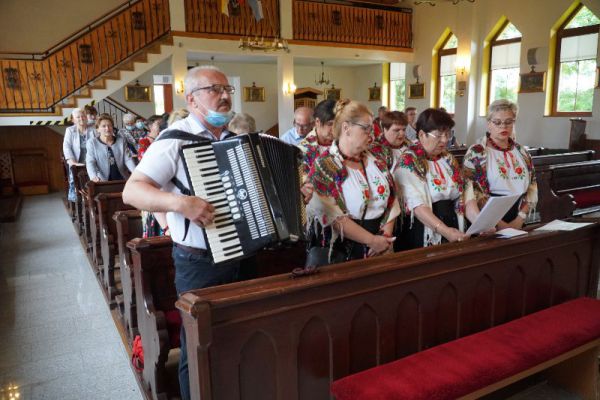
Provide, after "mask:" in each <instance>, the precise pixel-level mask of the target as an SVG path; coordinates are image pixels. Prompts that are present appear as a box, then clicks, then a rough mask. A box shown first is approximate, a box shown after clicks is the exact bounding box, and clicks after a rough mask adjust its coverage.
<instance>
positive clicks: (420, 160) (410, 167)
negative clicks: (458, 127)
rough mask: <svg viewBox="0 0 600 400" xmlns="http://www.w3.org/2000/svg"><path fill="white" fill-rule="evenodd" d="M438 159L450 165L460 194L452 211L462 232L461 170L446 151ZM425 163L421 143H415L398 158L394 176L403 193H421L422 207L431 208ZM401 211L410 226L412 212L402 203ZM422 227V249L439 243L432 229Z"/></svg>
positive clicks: (437, 236)
mask: <svg viewBox="0 0 600 400" xmlns="http://www.w3.org/2000/svg"><path fill="white" fill-rule="evenodd" d="M439 157H440V158H445V159H446V160H447V162H448V164H449V165H450V168H451V169H452V177H451V179H452V182H454V184H455V185H456V186H457V188H458V192H459V193H460V196H459V198H458V199H457V201H456V202H455V204H454V209H455V212H456V216H457V218H458V226H459V230H460V231H461V232H462V231H464V210H465V207H464V196H463V191H464V181H463V178H462V173H461V168H460V165H459V163H458V161H456V159H455V158H454V157H453V156H452V154H450V153H448V152H447V151H444V152H443V153H442V154H440V156H439ZM427 161H428V158H427V153H426V152H425V149H424V148H423V146H422V145H421V143H420V142H418V141H417V142H416V143H414V144H411V145H410V146H409V147H408V149H406V150H405V151H404V153H402V155H401V156H400V160H399V161H398V165H397V167H396V171H395V173H394V176H395V177H396V179H397V180H398V181H399V184H400V186H401V187H402V190H403V191H404V192H406V191H412V190H414V191H418V192H421V193H423V194H424V195H425V199H426V203H425V204H424V205H425V206H427V207H429V208H432V207H433V205H432V201H431V194H430V193H429V184H428V182H427V172H428V170H429V164H428V162H427ZM403 197H405V196H403ZM402 209H403V212H404V213H406V214H407V215H410V218H411V226H412V222H413V221H414V213H413V212H412V210H409V209H408V205H407V203H406V202H404V204H403V205H402ZM423 226H424V233H423V243H424V247H427V246H431V245H435V244H439V243H441V241H442V235H441V234H439V233H437V232H433V229H431V228H430V227H428V226H427V225H425V224H423Z"/></svg>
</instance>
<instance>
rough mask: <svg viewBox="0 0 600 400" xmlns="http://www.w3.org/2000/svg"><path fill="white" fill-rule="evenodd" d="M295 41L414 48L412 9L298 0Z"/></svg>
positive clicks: (295, 16)
mask: <svg viewBox="0 0 600 400" xmlns="http://www.w3.org/2000/svg"><path fill="white" fill-rule="evenodd" d="M293 31H294V39H295V40H304V41H312V42H332V43H351V44H358V45H374V46H387V47H396V48H406V49H409V48H412V12H411V11H410V10H405V9H402V10H398V11H395V10H383V9H374V8H363V7H352V6H345V5H338V4H326V3H314V2H311V1H300V0H294V3H293Z"/></svg>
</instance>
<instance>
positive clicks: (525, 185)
mask: <svg viewBox="0 0 600 400" xmlns="http://www.w3.org/2000/svg"><path fill="white" fill-rule="evenodd" d="M516 117H517V105H516V104H514V103H512V102H510V101H508V100H496V101H494V102H493V103H492V104H490V106H489V109H488V114H487V121H488V124H487V127H488V132H487V133H486V135H485V136H484V137H483V138H481V140H479V142H478V143H476V144H474V145H472V146H471V147H470V148H469V149H468V150H467V153H466V154H465V158H464V161H463V173H464V176H465V205H466V215H467V218H468V219H469V221H474V220H475V219H476V218H477V216H478V215H479V210H480V209H481V208H482V207H483V206H484V205H485V203H486V202H487V200H488V199H489V197H490V196H507V195H512V194H520V195H522V196H523V197H522V198H521V200H520V201H517V202H516V203H515V205H514V206H513V207H512V208H511V209H510V210H509V211H508V212H507V213H506V215H504V217H503V218H502V220H501V221H500V222H499V223H498V225H497V228H498V229H504V228H507V227H512V228H515V229H520V228H521V227H522V226H523V223H524V222H525V219H527V213H528V212H530V211H531V210H533V209H534V208H535V204H536V203H537V184H536V181H535V171H534V169H533V162H532V161H531V156H530V155H529V153H528V152H527V150H525V149H524V148H523V147H521V145H519V144H518V143H517V142H515V140H514V133H513V127H514V124H515V120H516Z"/></svg>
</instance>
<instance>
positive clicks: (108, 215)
mask: <svg viewBox="0 0 600 400" xmlns="http://www.w3.org/2000/svg"><path fill="white" fill-rule="evenodd" d="M94 201H95V204H96V208H97V210H98V224H99V225H98V229H99V233H100V249H101V253H102V261H103V264H102V286H103V288H104V292H105V294H106V295H107V299H108V300H109V302H110V301H112V300H114V298H115V296H116V295H117V294H119V290H118V289H117V282H116V280H115V264H116V263H115V258H116V257H117V256H118V248H117V246H118V245H117V236H118V233H117V224H116V223H115V221H114V220H113V218H112V217H113V215H114V214H115V212H117V211H120V210H134V208H133V207H132V206H130V205H128V204H125V203H123V194H122V193H121V192H117V193H99V194H98V195H96V197H95V198H94Z"/></svg>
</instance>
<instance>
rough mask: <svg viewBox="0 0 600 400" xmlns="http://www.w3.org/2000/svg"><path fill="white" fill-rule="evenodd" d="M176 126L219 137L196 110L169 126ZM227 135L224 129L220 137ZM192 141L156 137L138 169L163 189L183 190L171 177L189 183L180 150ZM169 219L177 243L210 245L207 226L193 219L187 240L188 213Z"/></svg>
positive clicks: (169, 213) (192, 131)
mask: <svg viewBox="0 0 600 400" xmlns="http://www.w3.org/2000/svg"><path fill="white" fill-rule="evenodd" d="M174 129H177V130H181V131H185V132H189V133H193V134H196V135H199V136H202V137H205V138H207V139H210V140H217V139H216V137H215V136H214V135H213V134H212V133H211V132H210V131H208V130H207V129H206V128H205V127H204V125H202V123H201V122H200V121H199V120H198V118H196V117H195V116H194V115H193V114H190V115H189V116H188V117H187V118H185V119H182V120H179V121H176V122H175V123H173V125H171V126H170V127H169V128H168V129H167V130H174ZM165 131H166V130H165ZM165 131H163V132H165ZM161 134H162V132H161ZM159 137H160V135H159ZM226 137H229V132H228V131H226V130H224V131H223V133H221V137H220V138H221V140H222V139H225V138H226ZM191 143H193V142H191V141H187V140H172V139H166V140H155V141H154V143H152V146H150V147H149V148H148V151H146V154H144V157H143V158H142V161H140V163H139V165H138V166H137V168H136V169H137V170H138V171H140V172H141V173H143V174H144V175H146V176H147V177H148V178H150V179H152V180H153V181H154V182H156V183H157V184H158V185H159V186H160V187H161V189H162V190H163V191H165V192H170V193H181V192H180V191H179V189H177V187H175V185H174V184H173V183H172V182H171V179H172V178H173V177H174V176H175V177H176V178H177V179H178V180H179V181H181V183H183V184H184V185H185V186H186V187H189V182H188V179H187V176H186V174H185V169H184V166H183V161H182V160H181V157H180V156H179V150H180V149H181V147H182V146H183V145H186V144H191ZM167 223H168V224H169V230H170V232H171V238H172V239H173V241H174V242H175V243H179V244H183V245H185V246H190V247H194V248H198V249H206V242H205V240H204V229H202V228H201V227H199V226H198V225H196V224H194V223H193V222H191V223H190V227H189V230H188V233H187V236H186V238H185V240H183V236H184V233H185V217H184V216H183V215H182V214H179V213H175V212H168V213H167Z"/></svg>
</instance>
